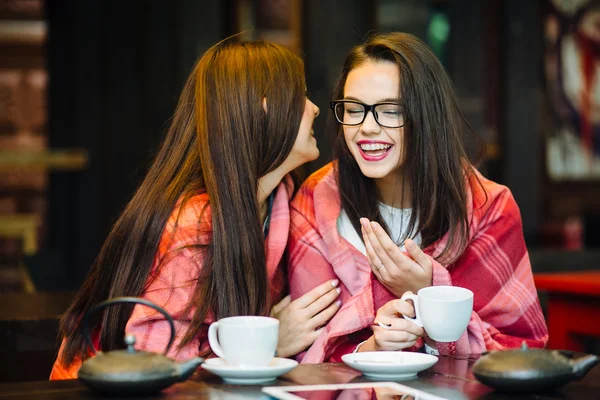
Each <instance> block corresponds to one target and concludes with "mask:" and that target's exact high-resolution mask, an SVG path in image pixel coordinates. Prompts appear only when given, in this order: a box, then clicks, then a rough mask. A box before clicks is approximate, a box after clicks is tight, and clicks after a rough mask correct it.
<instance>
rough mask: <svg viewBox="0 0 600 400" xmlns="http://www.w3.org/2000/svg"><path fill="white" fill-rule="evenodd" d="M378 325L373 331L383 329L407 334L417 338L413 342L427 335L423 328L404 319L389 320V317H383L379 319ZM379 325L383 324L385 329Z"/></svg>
mask: <svg viewBox="0 0 600 400" xmlns="http://www.w3.org/2000/svg"><path fill="white" fill-rule="evenodd" d="M376 323H377V325H376V326H373V329H377V328H381V329H386V330H388V331H391V332H406V333H407V334H410V335H412V336H414V337H415V339H411V340H417V339H416V338H419V337H421V336H423V335H424V334H425V331H424V330H423V327H421V326H419V325H417V324H415V323H414V322H412V321H409V320H406V319H404V318H402V317H400V318H388V317H383V316H381V317H377V322H376ZM379 323H381V324H383V325H384V327H382V326H381V325H379ZM412 336H411V337H412Z"/></svg>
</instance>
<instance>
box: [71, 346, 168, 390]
mask: <svg viewBox="0 0 600 400" xmlns="http://www.w3.org/2000/svg"><path fill="white" fill-rule="evenodd" d="M125 344H127V349H125V350H115V351H109V352H106V353H103V352H98V353H97V354H96V356H95V357H92V358H90V359H88V360H86V361H85V362H84V363H83V365H82V366H81V369H80V370H79V376H80V377H82V378H88V379H95V380H107V381H138V382H142V381H145V380H153V379H157V378H160V377H168V376H171V375H173V374H174V373H175V372H176V370H177V369H176V366H175V364H174V361H173V360H171V359H170V358H168V357H166V356H164V355H162V354H158V353H150V352H145V351H136V350H135V349H134V347H133V346H134V345H135V336H133V335H127V336H126V337H125Z"/></svg>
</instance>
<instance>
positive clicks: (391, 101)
mask: <svg viewBox="0 0 600 400" xmlns="http://www.w3.org/2000/svg"><path fill="white" fill-rule="evenodd" d="M344 100H352V101H358V102H359V103H362V100H359V99H357V98H356V97H352V96H346V97H344ZM379 103H400V99H398V98H397V97H393V98H392V97H388V98H385V99H381V100H379V101H377V102H375V103H373V104H379Z"/></svg>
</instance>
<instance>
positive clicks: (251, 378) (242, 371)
mask: <svg viewBox="0 0 600 400" xmlns="http://www.w3.org/2000/svg"><path fill="white" fill-rule="evenodd" d="M296 365H298V361H296V360H290V359H289V358H279V357H274V358H273V359H272V360H271V362H270V363H269V365H267V366H266V367H246V368H242V367H232V366H230V365H229V364H227V361H225V360H224V359H222V358H209V359H208V360H206V361H204V364H202V368H204V369H205V370H207V371H210V372H212V373H213V374H215V375H219V376H220V377H221V378H223V380H224V381H225V382H228V383H235V384H242V385H244V384H246V385H248V384H250V385H253V384H257V383H265V382H270V381H272V380H274V379H275V378H277V377H278V376H280V375H283V374H285V373H286V372H289V371H291V370H292V369H294V368H295V367H296Z"/></svg>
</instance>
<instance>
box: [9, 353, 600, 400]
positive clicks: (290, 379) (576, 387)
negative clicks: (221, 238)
mask: <svg viewBox="0 0 600 400" xmlns="http://www.w3.org/2000/svg"><path fill="white" fill-rule="evenodd" d="M473 363H474V360H473V359H455V358H449V357H440V360H439V361H438V363H437V364H436V365H434V366H433V367H431V368H430V369H428V370H427V371H423V372H421V373H419V375H418V377H417V378H415V379H411V380H404V381H400V382H399V383H401V384H404V385H406V386H410V387H413V388H417V389H421V390H423V391H426V392H429V393H431V394H435V395H437V396H440V397H445V398H447V399H453V400H454V399H456V400H459V399H460V400H462V399H486V400H489V399H491V400H501V399H511V400H517V399H561V400H563V399H565V400H566V399H599V398H600V364H599V365H596V366H595V367H594V369H592V370H591V371H590V372H589V373H588V374H587V376H586V377H585V378H584V379H583V380H581V381H579V382H571V383H569V384H567V385H566V386H564V387H563V388H561V389H558V390H557V391H555V392H551V393H540V394H535V395H514V394H505V393H499V392H496V391H494V390H492V389H490V388H488V387H486V386H484V385H482V384H480V383H478V382H477V381H476V380H475V378H474V377H473V375H472V374H471V367H472V365H473ZM350 382H352V383H355V382H368V380H367V379H365V378H363V377H362V376H361V374H360V372H358V371H355V370H353V369H351V368H349V367H347V366H346V365H344V364H302V365H299V366H298V367H296V368H295V369H294V370H292V371H291V372H289V373H287V374H286V375H283V376H281V377H280V378H279V379H278V380H276V381H273V382H271V383H269V384H266V385H264V386H276V385H315V384H325V383H329V384H330V383H350ZM262 387H263V386H262V385H257V386H242V385H229V384H226V383H224V382H223V381H222V380H221V378H219V377H217V376H215V375H212V374H211V373H209V372H208V371H204V370H202V369H199V370H198V371H197V372H196V374H195V375H194V376H193V377H192V378H191V379H189V380H187V381H186V382H183V383H178V384H175V385H173V386H171V387H170V388H168V389H165V390H164V391H163V392H162V393H160V394H157V395H155V396H149V397H142V398H151V399H154V398H156V399H164V400H172V399H178V400H181V399H211V400H212V399H268V398H269V397H268V396H267V395H265V394H263V393H261V388H262ZM101 398H105V397H101V396H99V395H97V394H94V393H93V392H91V391H89V390H88V389H87V388H86V387H84V386H83V385H82V384H80V383H79V382H78V381H76V380H72V381H54V382H50V381H36V382H25V383H7V384H0V399H1V400H4V399H20V400H28V399H64V400H72V399H101ZM112 398H113V399H115V398H118V397H112ZM128 399H133V398H131V397H129V398H128Z"/></svg>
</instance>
